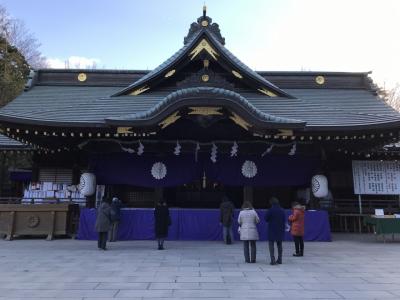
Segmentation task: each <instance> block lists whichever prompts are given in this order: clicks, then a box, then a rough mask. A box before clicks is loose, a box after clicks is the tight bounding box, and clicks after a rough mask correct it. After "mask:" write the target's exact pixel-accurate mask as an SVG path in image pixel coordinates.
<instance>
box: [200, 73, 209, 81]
mask: <svg viewBox="0 0 400 300" xmlns="http://www.w3.org/2000/svg"><path fill="white" fill-rule="evenodd" d="M201 80H202V81H203V82H207V81H209V80H210V76H208V75H207V74H204V75H201Z"/></svg>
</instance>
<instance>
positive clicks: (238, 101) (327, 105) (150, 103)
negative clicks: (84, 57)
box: [0, 15, 400, 132]
mask: <svg viewBox="0 0 400 300" xmlns="http://www.w3.org/2000/svg"><path fill="white" fill-rule="evenodd" d="M204 21H206V22H207V26H204V25H203V24H206V23H203V22H204ZM203 40H205V41H206V42H207V44H208V45H209V46H210V47H211V48H210V49H212V50H210V49H208V50H205V48H204V47H203V46H202V45H201V44H200V43H201V42H202V41H203ZM224 43H225V41H224V38H223V37H222V36H221V34H220V31H219V27H218V24H216V23H212V21H211V18H209V17H208V16H204V15H203V17H200V18H199V19H198V20H197V23H193V24H192V26H191V28H190V30H189V34H188V36H187V37H186V38H185V45H184V47H183V48H182V49H180V50H179V51H178V52H177V53H175V54H174V55H173V56H172V57H171V58H170V59H168V60H167V61H166V62H164V63H163V64H161V65H160V66H159V67H157V68H156V69H155V70H153V71H150V72H148V71H143V70H53V69H47V70H39V71H37V72H35V73H34V74H31V75H32V76H31V79H30V83H29V85H28V86H27V88H26V91H25V92H23V93H22V94H21V95H19V96H18V97H17V98H16V99H14V100H13V101H12V102H11V103H9V104H8V105H6V106H5V107H3V108H1V109H0V123H1V124H0V125H2V126H8V125H9V124H13V126H14V127H18V126H20V125H33V126H38V127H39V126H40V127H43V126H49V127H58V129H60V128H62V127H84V128H108V129H109V128H112V129H113V130H114V129H115V128H114V127H116V126H136V127H137V128H141V127H145V126H149V127H151V126H153V128H152V129H154V128H155V127H157V126H159V124H160V123H159V120H161V119H162V118H167V117H168V116H169V115H168V114H169V113H171V111H172V110H174V109H175V111H176V110H177V109H178V110H181V109H182V110H185V109H187V107H189V105H190V106H202V105H207V106H214V107H215V106H217V105H218V106H221V107H227V108H229V109H228V110H229V112H230V113H238V112H240V113H242V115H241V117H242V118H246V117H247V118H248V119H246V120H247V121H250V122H254V125H255V126H254V127H253V128H255V127H257V126H260V128H262V129H266V130H269V129H271V128H274V129H276V128H280V129H285V128H292V129H296V130H299V131H300V130H301V131H315V132H316V131H320V132H326V131H340V130H361V129H368V130H370V129H381V128H388V129H398V128H400V114H399V113H398V112H397V111H395V110H394V109H393V108H391V107H389V106H388V105H387V104H386V103H384V102H383V101H382V100H381V99H379V98H378V96H377V94H376V90H375V89H374V88H373V86H371V82H370V78H369V77H368V73H344V72H281V71H280V72H272V71H269V72H254V71H253V70H251V69H250V68H248V67H247V66H246V65H244V64H243V63H242V62H240V61H239V60H238V59H237V58H236V57H235V56H234V55H233V54H232V53H230V52H229V51H228V50H227V49H226V48H225V46H224ZM199 45H200V47H199ZM206 46H207V45H206ZM206 46H205V47H206ZM198 47H199V48H198ZM202 51H203V52H202ZM196 53H197V54H196ZM203 54H205V55H206V56H210V57H211V58H210V59H213V57H212V56H213V55H214V56H216V57H217V63H218V62H221V61H223V65H224V68H223V70H231V71H236V72H238V73H239V74H240V76H242V77H243V81H244V80H245V79H246V80H248V81H247V82H246V83H249V84H248V85H247V84H238V85H234V86H232V88H230V86H229V84H228V85H227V86H222V85H221V86H218V85H217V84H216V85H217V86H213V85H212V84H213V83H211V84H210V85H205V86H202V84H201V82H200V83H199V84H198V85H197V82H195V84H194V85H189V86H182V85H178V84H176V85H175V86H173V85H168V84H169V82H165V83H166V84H164V85H163V84H162V81H163V80H165V75H167V74H170V75H171V74H172V75H171V76H173V77H171V76H170V77H167V78H169V79H168V80H170V79H171V80H172V79H173V80H175V78H174V76H175V75H177V74H173V73H170V72H171V71H172V70H175V72H176V73H178V72H179V68H178V67H182V65H184V64H187V65H188V66H191V65H190V62H191V58H192V57H195V56H196V55H199V56H200V55H202V56H204V55H203ZM202 59H203V57H202ZM212 64H213V65H214V62H212ZM201 65H202V64H201ZM227 67H229V69H227ZM188 70H189V71H188V72H193V69H190V68H189V69H188ZM232 74H233V73H230V74H229V75H231V79H232V80H236V79H235V78H234V74H233V75H232ZM81 75H82V76H83V78H84V80H81V79H82V78H81V77H80V76H81ZM183 75H185V74H183ZM196 76H197V74H196ZM237 80H239V81H240V82H241V80H240V78H237ZM131 82H134V83H133V84H131ZM229 83H230V82H229ZM153 84H154V85H153ZM158 84H159V85H158ZM146 85H149V86H150V87H151V88H150V89H148V90H145V91H144V92H142V93H137V95H130V94H131V93H132V91H135V90H137V89H139V90H140V89H142V88H145V87H146ZM123 87H126V88H124V89H122V90H121V88H123ZM262 87H264V88H265V89H268V90H269V91H271V92H272V93H275V97H268V96H266V95H265V94H264V93H261V92H260V91H259V88H262ZM142 91H143V89H142ZM116 95H117V96H116ZM185 107H186V108H185ZM175 111H172V113H174V112H175ZM229 116H232V115H228V114H225V115H224V117H229ZM6 124H7V125H6ZM121 124H123V125H121ZM10 127H12V126H10Z"/></svg>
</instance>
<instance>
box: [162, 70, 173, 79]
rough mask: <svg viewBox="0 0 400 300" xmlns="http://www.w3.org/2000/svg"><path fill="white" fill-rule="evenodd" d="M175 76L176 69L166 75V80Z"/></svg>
mask: <svg viewBox="0 0 400 300" xmlns="http://www.w3.org/2000/svg"><path fill="white" fill-rule="evenodd" d="M174 74H175V69H173V70H171V71H169V72H167V74H165V76H164V77H165V78H168V77H171V76H172V75H174Z"/></svg>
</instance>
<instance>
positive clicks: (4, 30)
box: [0, 5, 48, 69]
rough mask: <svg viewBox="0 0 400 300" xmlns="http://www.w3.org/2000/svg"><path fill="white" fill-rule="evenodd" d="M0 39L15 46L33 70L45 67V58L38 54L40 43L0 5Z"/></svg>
mask: <svg viewBox="0 0 400 300" xmlns="http://www.w3.org/2000/svg"><path fill="white" fill-rule="evenodd" d="M0 37H3V38H4V39H6V40H7V42H8V44H10V45H12V46H15V47H16V48H17V49H18V50H19V51H20V52H21V53H22V55H23V56H24V57H25V59H26V61H27V62H28V63H29V65H30V66H31V67H32V68H34V69H39V68H45V67H47V66H48V65H47V62H46V58H45V57H44V56H43V55H42V54H41V53H40V51H39V48H40V43H39V42H38V40H37V39H36V38H35V37H34V35H33V34H32V33H31V32H30V31H29V29H27V28H26V26H25V24H24V22H23V21H21V20H18V19H13V18H11V17H10V15H9V14H8V12H7V10H6V9H5V7H3V6H1V5H0Z"/></svg>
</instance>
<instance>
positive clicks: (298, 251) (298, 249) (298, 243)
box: [293, 235, 304, 255]
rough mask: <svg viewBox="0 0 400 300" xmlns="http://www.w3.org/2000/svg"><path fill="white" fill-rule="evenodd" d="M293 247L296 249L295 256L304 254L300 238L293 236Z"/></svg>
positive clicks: (301, 238) (302, 242)
mask: <svg viewBox="0 0 400 300" xmlns="http://www.w3.org/2000/svg"><path fill="white" fill-rule="evenodd" d="M293 240H294V247H295V249H296V254H300V255H303V254H304V241H303V237H302V236H295V235H294V236H293Z"/></svg>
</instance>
